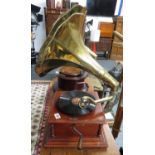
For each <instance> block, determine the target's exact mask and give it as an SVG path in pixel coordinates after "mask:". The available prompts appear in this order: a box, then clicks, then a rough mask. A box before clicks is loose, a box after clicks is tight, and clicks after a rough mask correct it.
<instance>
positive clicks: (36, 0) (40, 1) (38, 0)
mask: <svg viewBox="0 0 155 155" xmlns="http://www.w3.org/2000/svg"><path fill="white" fill-rule="evenodd" d="M31 4H34V5H36V6H39V7H41V9H40V12H39V14H42V15H43V22H40V23H39V26H38V27H37V30H36V39H35V40H34V46H35V51H36V52H39V50H40V47H41V46H42V44H43V42H44V41H45V39H46V28H45V15H44V7H46V0H31Z"/></svg>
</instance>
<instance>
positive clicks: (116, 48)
mask: <svg viewBox="0 0 155 155" xmlns="http://www.w3.org/2000/svg"><path fill="white" fill-rule="evenodd" d="M116 20H117V21H116V27H115V31H117V32H119V33H121V34H123V17H122V16H119V17H117V19H116ZM113 39H114V40H113V43H112V49H111V55H110V59H111V60H121V61H122V60H123V46H122V44H123V43H122V41H120V39H119V38H118V37H117V36H114V38H113Z"/></svg>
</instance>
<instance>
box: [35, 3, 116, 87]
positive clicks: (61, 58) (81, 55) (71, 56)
mask: <svg viewBox="0 0 155 155" xmlns="http://www.w3.org/2000/svg"><path fill="white" fill-rule="evenodd" d="M85 17H86V8H84V7H81V6H79V5H75V6H74V7H73V8H72V9H70V10H69V11H68V12H66V13H65V14H63V15H61V16H60V17H59V18H58V20H57V21H56V22H55V24H54V25H53V27H52V29H51V31H50V33H49V35H48V37H47V39H46V40H45V42H44V44H43V45H42V47H41V49H40V52H39V57H38V61H37V65H36V72H37V73H38V75H40V76H41V75H44V74H46V73H47V72H49V71H50V70H52V69H54V68H57V67H60V66H73V67H79V68H81V69H83V70H85V71H88V72H89V73H91V74H93V75H95V76H96V77H97V78H99V79H101V80H102V81H103V82H107V83H109V84H110V86H111V87H112V88H117V87H118V85H119V83H118V82H117V81H116V80H115V79H114V78H113V77H112V76H111V75H110V74H109V73H108V72H107V71H106V70H105V69H104V68H103V67H102V66H101V65H99V63H98V62H97V61H96V60H95V54H92V53H93V52H92V51H91V50H90V49H89V48H88V47H86V46H85V44H84V42H83V34H84V23H85Z"/></svg>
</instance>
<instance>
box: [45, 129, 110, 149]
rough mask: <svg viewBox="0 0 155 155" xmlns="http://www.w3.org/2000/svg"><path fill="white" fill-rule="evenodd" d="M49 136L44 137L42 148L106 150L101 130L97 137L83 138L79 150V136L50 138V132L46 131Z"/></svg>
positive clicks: (105, 142) (106, 145) (104, 138)
mask: <svg viewBox="0 0 155 155" xmlns="http://www.w3.org/2000/svg"><path fill="white" fill-rule="evenodd" d="M47 133H48V134H49V135H48V136H46V137H47V138H46V139H45V142H44V147H50V148H64V147H65V148H78V149H86V148H102V149H106V148H107V147H108V144H107V140H106V137H105V134H104V131H103V128H102V133H101V135H99V136H90V137H88V136H84V137H83V139H82V142H81V148H79V147H78V146H79V136H78V135H77V136H75V135H74V136H70V137H69V136H66V137H65V136H63V137H62V136H54V135H53V136H52V135H50V133H51V130H50V129H49V130H48V131H47Z"/></svg>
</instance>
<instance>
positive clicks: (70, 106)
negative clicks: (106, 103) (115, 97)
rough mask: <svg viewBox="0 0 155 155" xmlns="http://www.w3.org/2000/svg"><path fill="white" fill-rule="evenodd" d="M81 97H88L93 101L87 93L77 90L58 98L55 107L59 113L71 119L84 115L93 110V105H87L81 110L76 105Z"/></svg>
mask: <svg viewBox="0 0 155 155" xmlns="http://www.w3.org/2000/svg"><path fill="white" fill-rule="evenodd" d="M83 96H89V97H92V98H93V99H95V97H94V96H93V95H91V94H89V93H88V92H83V91H78V90H74V91H65V92H63V93H62V95H61V96H60V99H59V101H58V103H57V107H58V109H59V110H60V111H61V112H63V113H65V114H68V115H70V116H73V117H76V116H81V115H86V114H88V113H90V112H91V111H93V110H94V109H95V105H93V104H88V105H86V106H85V107H84V108H81V107H80V106H79V105H78V104H77V103H78V100H79V99H80V98H81V97H83Z"/></svg>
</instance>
